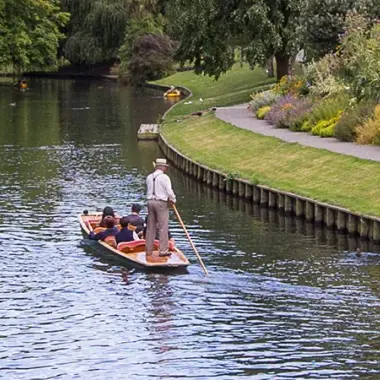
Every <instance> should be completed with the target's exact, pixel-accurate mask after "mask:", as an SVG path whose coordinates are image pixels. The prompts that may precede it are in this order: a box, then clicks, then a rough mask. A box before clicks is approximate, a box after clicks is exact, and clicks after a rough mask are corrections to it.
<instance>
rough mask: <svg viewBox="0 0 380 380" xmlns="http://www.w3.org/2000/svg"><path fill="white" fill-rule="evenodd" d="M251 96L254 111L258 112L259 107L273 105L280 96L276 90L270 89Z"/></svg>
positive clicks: (251, 105)
mask: <svg viewBox="0 0 380 380" xmlns="http://www.w3.org/2000/svg"><path fill="white" fill-rule="evenodd" d="M251 98H252V100H251V101H250V103H249V106H250V109H251V110H252V112H253V113H256V111H257V110H258V109H259V108H261V107H264V106H270V105H272V104H273V103H274V102H275V101H276V100H277V99H278V98H279V95H277V94H276V93H275V92H274V91H272V90H269V91H263V92H259V93H257V94H252V95H251Z"/></svg>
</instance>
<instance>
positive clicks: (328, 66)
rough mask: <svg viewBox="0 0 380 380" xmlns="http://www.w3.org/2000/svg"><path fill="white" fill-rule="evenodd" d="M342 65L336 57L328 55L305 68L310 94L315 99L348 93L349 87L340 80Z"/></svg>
mask: <svg viewBox="0 0 380 380" xmlns="http://www.w3.org/2000/svg"><path fill="white" fill-rule="evenodd" d="M340 68H341V64H340V62H339V59H338V58H337V57H336V55H333V54H327V55H326V56H324V57H323V58H322V59H321V60H319V61H318V62H312V63H310V64H308V65H306V66H305V67H304V75H305V78H306V80H307V82H308V84H309V90H310V94H311V95H312V96H315V97H332V96H336V95H338V94H340V93H342V92H347V91H348V89H349V88H348V87H347V85H345V84H344V83H343V81H342V80H341V79H339V78H338V74H339V70H340Z"/></svg>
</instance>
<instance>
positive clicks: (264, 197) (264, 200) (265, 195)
mask: <svg viewBox="0 0 380 380" xmlns="http://www.w3.org/2000/svg"><path fill="white" fill-rule="evenodd" d="M268 202H269V192H268V190H266V189H261V195H260V205H261V206H264V207H267V206H268Z"/></svg>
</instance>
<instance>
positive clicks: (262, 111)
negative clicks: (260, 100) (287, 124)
mask: <svg viewBox="0 0 380 380" xmlns="http://www.w3.org/2000/svg"><path fill="white" fill-rule="evenodd" d="M270 109H271V107H270V106H264V107H261V108H259V109H258V110H257V112H256V117H257V118H258V119H260V120H263V119H264V118H265V116H266V115H267V113H268V112H269V111H270Z"/></svg>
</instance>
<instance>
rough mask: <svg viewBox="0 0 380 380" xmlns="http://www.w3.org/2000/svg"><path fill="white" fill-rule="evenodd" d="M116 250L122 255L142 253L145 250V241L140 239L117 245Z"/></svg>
mask: <svg viewBox="0 0 380 380" xmlns="http://www.w3.org/2000/svg"><path fill="white" fill-rule="evenodd" d="M117 250H118V251H121V252H124V253H131V252H142V251H144V250H145V240H143V239H141V240H134V241H127V242H123V243H119V244H118V245H117Z"/></svg>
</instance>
